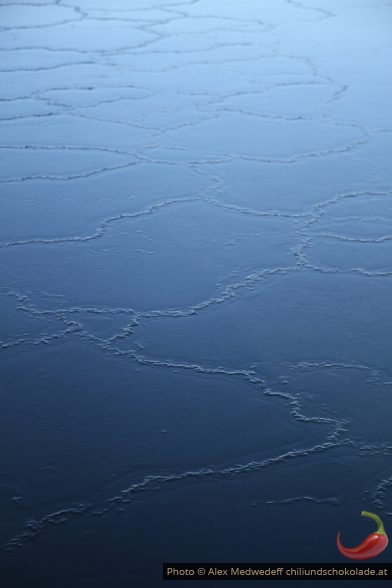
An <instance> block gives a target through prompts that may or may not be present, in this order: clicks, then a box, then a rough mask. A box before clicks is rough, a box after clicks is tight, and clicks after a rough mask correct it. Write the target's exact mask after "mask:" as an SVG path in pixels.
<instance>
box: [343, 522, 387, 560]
mask: <svg viewBox="0 0 392 588" xmlns="http://www.w3.org/2000/svg"><path fill="white" fill-rule="evenodd" d="M362 516H363V517H370V518H371V519H374V520H375V521H376V523H377V525H378V527H377V531H376V532H375V533H371V535H369V536H368V537H366V539H365V540H364V541H363V542H362V543H361V544H360V545H358V547H351V548H350V547H343V545H342V544H341V543H340V531H339V533H338V538H337V544H338V549H339V551H340V553H341V554H342V555H344V556H345V557H349V558H350V559H370V558H372V557H376V555H379V554H380V553H381V552H382V551H384V549H385V548H386V546H387V545H388V537H387V534H386V533H385V529H384V525H383V524H382V521H381V519H380V517H378V516H377V515H375V514H373V513H371V512H366V511H362Z"/></svg>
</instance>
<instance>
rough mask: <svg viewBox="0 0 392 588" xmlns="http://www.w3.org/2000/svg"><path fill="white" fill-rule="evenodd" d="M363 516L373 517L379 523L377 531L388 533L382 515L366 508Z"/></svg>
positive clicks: (382, 533)
mask: <svg viewBox="0 0 392 588" xmlns="http://www.w3.org/2000/svg"><path fill="white" fill-rule="evenodd" d="M362 516H363V517H370V518H371V519H373V520H374V521H376V523H377V525H378V527H377V531H376V533H378V535H386V532H385V529H384V525H383V524H382V520H381V519H380V517H378V516H377V515H376V514H373V513H372V512H366V510H363V511H362Z"/></svg>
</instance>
